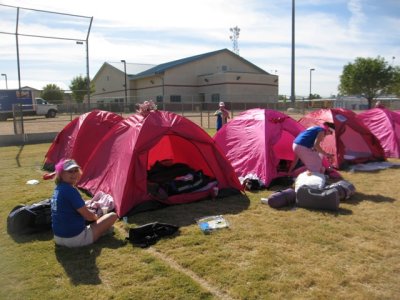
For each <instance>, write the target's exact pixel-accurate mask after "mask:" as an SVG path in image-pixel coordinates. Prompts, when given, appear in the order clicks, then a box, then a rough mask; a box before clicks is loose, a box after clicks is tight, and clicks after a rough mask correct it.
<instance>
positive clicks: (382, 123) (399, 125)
mask: <svg viewBox="0 0 400 300" xmlns="http://www.w3.org/2000/svg"><path fill="white" fill-rule="evenodd" d="M357 118H359V119H360V120H361V121H362V122H363V123H364V124H365V126H367V127H368V129H369V130H370V131H371V132H372V133H373V134H374V135H375V136H376V137H377V138H378V140H379V142H380V143H381V146H382V148H383V150H384V151H385V156H386V157H392V158H400V114H399V113H396V112H394V111H391V110H389V109H386V108H373V109H369V110H366V111H363V112H361V113H359V114H358V115H357Z"/></svg>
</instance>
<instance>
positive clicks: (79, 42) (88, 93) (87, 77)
mask: <svg viewBox="0 0 400 300" xmlns="http://www.w3.org/2000/svg"><path fill="white" fill-rule="evenodd" d="M76 43H77V44H78V45H83V41H76ZM85 44H86V93H87V99H88V106H89V109H90V77H89V40H86V41H85Z"/></svg>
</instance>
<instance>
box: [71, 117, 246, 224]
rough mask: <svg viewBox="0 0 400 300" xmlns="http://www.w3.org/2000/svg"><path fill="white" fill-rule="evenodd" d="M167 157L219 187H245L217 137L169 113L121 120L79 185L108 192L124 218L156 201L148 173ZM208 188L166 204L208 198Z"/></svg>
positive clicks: (168, 201) (92, 157)
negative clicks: (211, 179)
mask: <svg viewBox="0 0 400 300" xmlns="http://www.w3.org/2000/svg"><path fill="white" fill-rule="evenodd" d="M164 159H172V160H173V161H174V163H183V164H186V165H188V166H190V167H191V168H193V169H195V170H202V172H203V173H204V174H205V175H207V176H209V177H211V178H214V179H215V180H216V181H217V183H218V188H219V189H220V190H222V189H226V188H232V189H236V190H241V189H242V187H241V185H240V182H239V180H238V178H237V177H236V175H235V172H234V170H233V168H232V166H231V164H230V163H229V161H228V160H227V159H226V157H225V155H224V154H223V153H222V152H221V150H220V149H219V148H218V147H216V145H215V143H214V141H213V139H212V138H211V137H210V136H209V135H208V134H207V133H206V132H205V131H204V130H203V129H202V128H201V127H199V126H198V125H196V124H195V123H193V122H191V121H190V120H188V119H186V118H185V117H182V116H179V115H176V114H174V113H171V112H166V111H152V112H150V113H149V115H147V116H145V117H144V116H142V115H140V114H136V115H132V116H130V117H129V118H127V119H125V120H123V121H121V122H119V123H118V124H116V125H115V126H114V127H113V128H112V129H111V130H110V131H109V132H108V133H107V134H106V136H104V138H103V139H102V140H101V141H100V143H99V144H98V145H97V147H96V149H94V151H93V154H92V155H91V156H90V158H89V160H88V162H87V164H86V166H85V169H84V171H83V174H82V178H81V180H80V182H79V183H78V186H79V187H80V188H82V189H84V190H87V191H89V192H90V193H91V194H95V193H96V192H98V191H103V192H105V193H108V194H110V195H111V196H112V197H113V198H114V201H115V205H116V212H117V214H118V215H119V216H124V215H126V214H127V213H129V212H130V211H131V209H132V208H134V207H136V206H138V205H139V204H143V203H145V202H148V201H152V198H151V196H150V194H149V191H148V189H147V186H148V181H147V176H148V171H149V170H150V168H151V166H152V165H153V164H154V163H155V162H157V161H162V160H164ZM209 195H210V189H209V190H202V191H197V192H191V193H184V194H177V195H173V196H169V197H168V199H166V200H162V201H163V203H164V204H178V203H188V202H193V201H197V200H200V199H203V198H206V197H208V196H209Z"/></svg>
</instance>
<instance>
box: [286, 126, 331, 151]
mask: <svg viewBox="0 0 400 300" xmlns="http://www.w3.org/2000/svg"><path fill="white" fill-rule="evenodd" d="M323 130H324V128H322V127H319V126H313V127H310V128H307V129H306V130H304V131H303V132H301V133H300V134H299V135H298V136H297V137H296V138H295V139H294V141H293V143H295V144H297V145H301V146H304V147H307V148H312V147H314V143H315V140H316V139H317V135H318V133H320V132H321V131H323Z"/></svg>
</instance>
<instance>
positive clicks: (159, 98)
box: [156, 96, 164, 102]
mask: <svg viewBox="0 0 400 300" xmlns="http://www.w3.org/2000/svg"><path fill="white" fill-rule="evenodd" d="M156 101H157V102H163V101H164V99H163V96H157V97H156Z"/></svg>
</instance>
